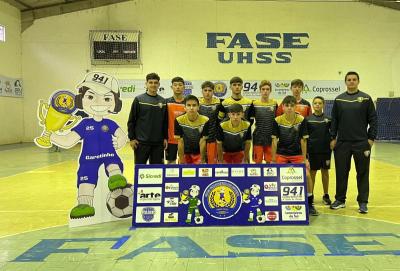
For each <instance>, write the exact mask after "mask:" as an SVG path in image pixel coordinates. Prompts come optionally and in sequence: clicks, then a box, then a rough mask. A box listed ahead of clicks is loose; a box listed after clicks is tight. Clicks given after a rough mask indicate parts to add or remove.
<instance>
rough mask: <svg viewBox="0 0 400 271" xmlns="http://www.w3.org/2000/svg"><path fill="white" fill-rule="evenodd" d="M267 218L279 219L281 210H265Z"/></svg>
mask: <svg viewBox="0 0 400 271" xmlns="http://www.w3.org/2000/svg"><path fill="white" fill-rule="evenodd" d="M264 215H265V218H266V219H267V221H279V212H278V211H265V214H264Z"/></svg>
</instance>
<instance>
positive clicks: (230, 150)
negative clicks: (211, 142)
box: [217, 104, 251, 164]
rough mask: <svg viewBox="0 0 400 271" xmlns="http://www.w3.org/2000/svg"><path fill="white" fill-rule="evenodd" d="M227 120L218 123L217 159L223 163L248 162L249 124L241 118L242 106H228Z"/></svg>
mask: <svg viewBox="0 0 400 271" xmlns="http://www.w3.org/2000/svg"><path fill="white" fill-rule="evenodd" d="M228 116H229V120H227V121H223V122H221V123H220V124H219V125H218V133H217V149H218V160H219V162H223V163H225V164H241V163H243V160H244V162H245V163H250V145H251V124H250V122H248V121H245V120H243V107H242V106H241V105H240V104H233V105H231V106H230V107H229V113H228Z"/></svg>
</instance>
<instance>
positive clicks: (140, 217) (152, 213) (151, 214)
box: [135, 206, 161, 223]
mask: <svg viewBox="0 0 400 271" xmlns="http://www.w3.org/2000/svg"><path fill="white" fill-rule="evenodd" d="M135 213H136V215H135V218H136V221H137V222H138V223H160V222H161V207H160V206H143V207H136V210H135Z"/></svg>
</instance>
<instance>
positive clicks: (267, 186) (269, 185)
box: [264, 182, 278, 192]
mask: <svg viewBox="0 0 400 271" xmlns="http://www.w3.org/2000/svg"><path fill="white" fill-rule="evenodd" d="M264 191H269V192H276V191H278V183H277V182H264Z"/></svg>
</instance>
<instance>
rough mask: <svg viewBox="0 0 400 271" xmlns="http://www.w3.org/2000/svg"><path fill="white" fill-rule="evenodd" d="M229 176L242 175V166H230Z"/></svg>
mask: <svg viewBox="0 0 400 271" xmlns="http://www.w3.org/2000/svg"><path fill="white" fill-rule="evenodd" d="M231 176H232V177H244V168H242V167H233V168H231Z"/></svg>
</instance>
